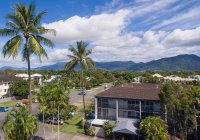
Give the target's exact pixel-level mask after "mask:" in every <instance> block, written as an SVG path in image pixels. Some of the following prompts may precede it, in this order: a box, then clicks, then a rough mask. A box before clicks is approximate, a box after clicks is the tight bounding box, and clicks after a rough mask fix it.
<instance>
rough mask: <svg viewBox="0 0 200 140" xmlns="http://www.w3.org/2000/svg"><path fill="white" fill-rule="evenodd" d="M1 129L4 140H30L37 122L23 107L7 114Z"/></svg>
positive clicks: (35, 129)
mask: <svg viewBox="0 0 200 140" xmlns="http://www.w3.org/2000/svg"><path fill="white" fill-rule="evenodd" d="M3 128H4V132H5V139H6V140H30V139H31V137H32V136H33V134H34V133H35V132H36V131H37V128H38V121H37V118H36V117H35V116H33V115H32V114H30V113H29V111H28V109H27V108H26V107H25V106H23V107H20V108H19V109H15V108H14V109H12V110H11V111H10V112H9V113H8V115H7V117H6V121H5V123H4V125H3Z"/></svg>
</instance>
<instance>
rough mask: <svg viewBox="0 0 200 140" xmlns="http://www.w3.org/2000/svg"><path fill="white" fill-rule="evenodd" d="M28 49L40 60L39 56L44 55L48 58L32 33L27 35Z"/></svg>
mask: <svg viewBox="0 0 200 140" xmlns="http://www.w3.org/2000/svg"><path fill="white" fill-rule="evenodd" d="M29 45H30V46H29V49H30V52H31V53H34V54H35V55H38V56H39V59H40V61H41V57H42V56H45V57H47V58H48V55H47V53H46V51H45V49H44V48H43V47H42V45H41V44H40V42H39V40H37V38H36V37H35V36H34V35H30V37H29Z"/></svg>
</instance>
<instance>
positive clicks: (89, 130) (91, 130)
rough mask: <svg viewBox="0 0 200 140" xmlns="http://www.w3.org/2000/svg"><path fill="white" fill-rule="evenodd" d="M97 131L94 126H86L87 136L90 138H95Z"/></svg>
mask: <svg viewBox="0 0 200 140" xmlns="http://www.w3.org/2000/svg"><path fill="white" fill-rule="evenodd" d="M94 131H95V129H94V127H93V126H91V125H90V126H86V125H85V134H86V135H88V136H94V135H95V132H94Z"/></svg>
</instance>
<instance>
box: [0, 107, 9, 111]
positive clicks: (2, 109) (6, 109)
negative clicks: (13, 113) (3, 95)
mask: <svg viewBox="0 0 200 140" xmlns="http://www.w3.org/2000/svg"><path fill="white" fill-rule="evenodd" d="M8 110H9V107H7V106H1V107H0V111H1V112H7V111H8Z"/></svg>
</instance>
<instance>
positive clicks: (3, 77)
mask: <svg viewBox="0 0 200 140" xmlns="http://www.w3.org/2000/svg"><path fill="white" fill-rule="evenodd" d="M17 80H21V78H19V77H15V76H14V75H10V74H6V73H1V74H0V82H12V81H17Z"/></svg>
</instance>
